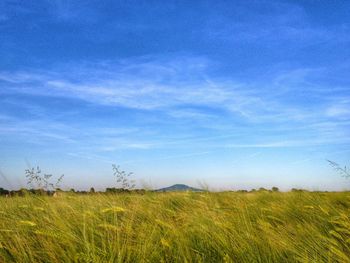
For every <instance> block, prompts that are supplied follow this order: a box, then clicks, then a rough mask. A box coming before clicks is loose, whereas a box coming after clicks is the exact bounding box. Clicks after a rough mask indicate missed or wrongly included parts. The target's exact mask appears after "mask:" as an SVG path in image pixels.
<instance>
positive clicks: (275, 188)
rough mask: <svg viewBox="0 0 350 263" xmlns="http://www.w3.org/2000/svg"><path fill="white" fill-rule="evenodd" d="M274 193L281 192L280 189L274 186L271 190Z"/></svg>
mask: <svg viewBox="0 0 350 263" xmlns="http://www.w3.org/2000/svg"><path fill="white" fill-rule="evenodd" d="M271 190H272V192H279V190H280V189H278V187H276V186H274V187H272V188H271Z"/></svg>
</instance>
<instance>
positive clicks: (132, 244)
mask: <svg viewBox="0 0 350 263" xmlns="http://www.w3.org/2000/svg"><path fill="white" fill-rule="evenodd" d="M0 204H1V207H0V262H350V193H349V192H341V193H323V192H287V193H281V192H267V191H266V192H254V193H238V192H222V193H210V192H202V193H195V192H183V193H180V192H178V193H154V192H146V193H145V194H133V193H131V194H130V193H129V194H128V193H124V194H98V193H95V194H87V195H78V194H70V193H62V194H61V195H59V196H58V197H57V198H54V197H48V196H36V195H27V196H24V197H11V198H5V197H1V199H0Z"/></svg>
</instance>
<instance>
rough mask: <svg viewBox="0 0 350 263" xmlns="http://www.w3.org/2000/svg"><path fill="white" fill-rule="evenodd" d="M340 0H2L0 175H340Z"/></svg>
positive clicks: (292, 183)
mask: <svg viewBox="0 0 350 263" xmlns="http://www.w3.org/2000/svg"><path fill="white" fill-rule="evenodd" d="M349 11H350V2H349V1H338V0H335V1H86V0H85V1H68V0H44V1H43V0H40V1H31V0H28V1H16V0H4V1H0V105H1V107H0V187H4V188H10V189H16V188H19V187H24V186H26V179H25V173H24V171H25V169H27V168H29V167H33V166H37V165H39V166H40V168H41V169H42V170H43V172H45V173H50V174H53V176H54V177H58V176H60V175H61V174H64V175H65V177H64V180H63V182H62V188H65V189H69V188H75V189H89V188H90V187H91V186H94V187H95V188H96V189H104V188H105V187H113V186H116V180H115V178H114V176H113V171H112V164H116V165H120V167H121V169H123V170H125V171H127V172H133V173H134V175H133V176H134V179H135V180H136V181H137V186H138V187H150V188H158V187H163V186H168V185H171V184H175V183H185V184H189V185H191V186H208V187H209V189H213V190H227V189H233V190H236V189H248V190H249V189H251V188H259V187H267V188H270V187H272V186H277V187H279V188H280V189H282V190H288V189H290V188H293V187H294V188H306V189H310V190H345V189H350V179H345V178H342V177H341V176H340V175H339V174H337V172H336V171H334V170H333V169H332V167H331V166H330V165H329V164H328V163H327V160H332V161H335V162H337V163H339V164H340V165H342V166H344V165H347V164H349V163H350V161H349V159H350V158H349V156H350V147H349V146H350V77H349V72H350V12H349Z"/></svg>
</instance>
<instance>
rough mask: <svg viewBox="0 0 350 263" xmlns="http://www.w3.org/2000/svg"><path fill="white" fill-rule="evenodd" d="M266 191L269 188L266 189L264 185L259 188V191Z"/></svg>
mask: <svg viewBox="0 0 350 263" xmlns="http://www.w3.org/2000/svg"><path fill="white" fill-rule="evenodd" d="M266 191H267V189H265V188H264V187H260V188H259V192H266Z"/></svg>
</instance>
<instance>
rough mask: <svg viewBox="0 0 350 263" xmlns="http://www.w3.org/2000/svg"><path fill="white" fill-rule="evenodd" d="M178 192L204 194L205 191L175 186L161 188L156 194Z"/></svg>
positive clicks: (182, 185)
mask: <svg viewBox="0 0 350 263" xmlns="http://www.w3.org/2000/svg"><path fill="white" fill-rule="evenodd" d="M177 191H193V192H203V191H204V190H203V189H198V188H194V187H190V186H188V185H185V184H174V185H172V186H169V187H164V188H160V189H157V190H155V192H177Z"/></svg>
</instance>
